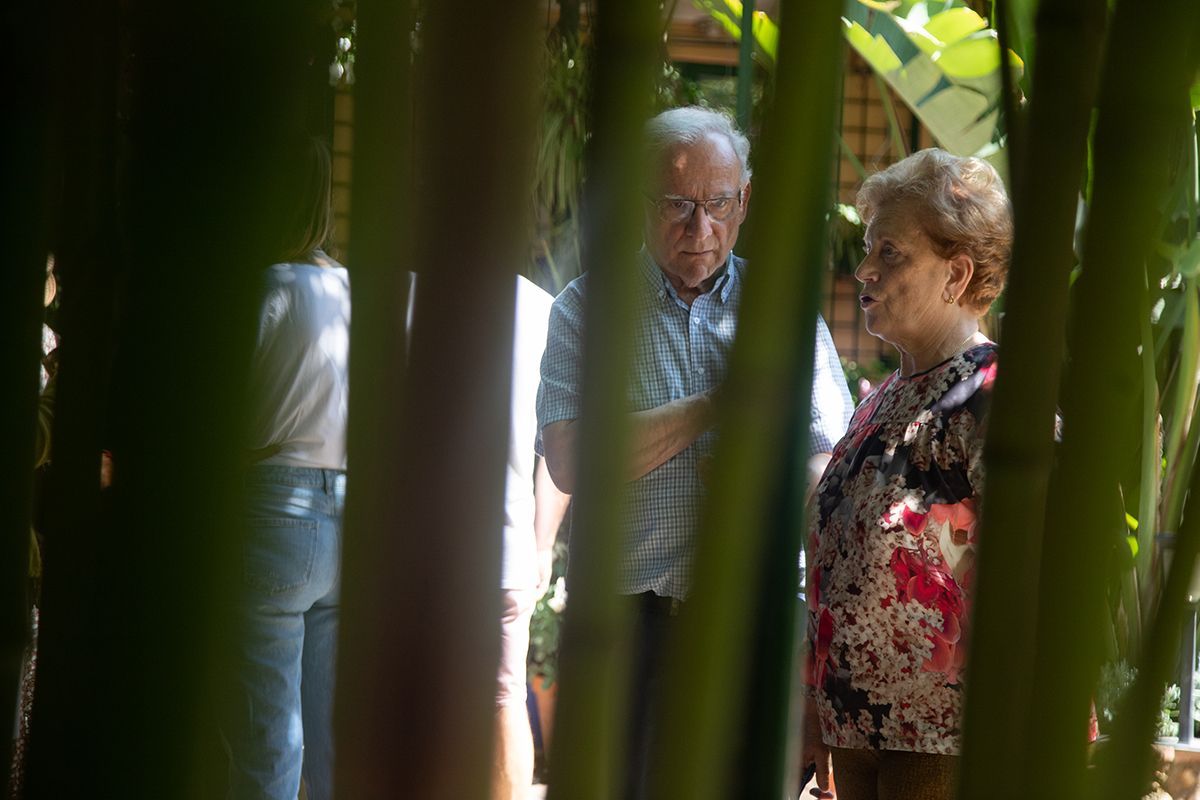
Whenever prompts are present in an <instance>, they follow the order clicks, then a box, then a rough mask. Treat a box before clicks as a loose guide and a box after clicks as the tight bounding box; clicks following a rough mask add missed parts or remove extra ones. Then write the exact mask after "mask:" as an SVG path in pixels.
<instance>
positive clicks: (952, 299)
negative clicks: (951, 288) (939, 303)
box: [942, 292, 958, 305]
mask: <svg viewBox="0 0 1200 800" xmlns="http://www.w3.org/2000/svg"><path fill="white" fill-rule="evenodd" d="M942 299H943V300H945V301H946V303H947V304H948V305H951V304H954V303H957V302H958V298H957V297H955V296H954V295H953V294H952V293H951V292H946V294H945V296H944V297H942Z"/></svg>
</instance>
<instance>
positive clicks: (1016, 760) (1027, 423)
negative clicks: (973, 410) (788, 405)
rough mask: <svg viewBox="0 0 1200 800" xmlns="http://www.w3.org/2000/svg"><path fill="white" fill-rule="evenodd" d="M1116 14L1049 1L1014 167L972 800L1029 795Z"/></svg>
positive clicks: (984, 537)
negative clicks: (1086, 196) (1051, 551)
mask: <svg viewBox="0 0 1200 800" xmlns="http://www.w3.org/2000/svg"><path fill="white" fill-rule="evenodd" d="M1106 14H1107V9H1106V3H1105V2H1103V1H1102V0H1090V1H1089V2H1073V0H1043V2H1042V3H1041V4H1040V6H1039V9H1038V16H1037V48H1038V49H1037V54H1036V58H1035V63H1036V64H1037V71H1036V72H1035V73H1034V75H1033V89H1032V98H1031V102H1030V108H1029V116H1028V118H1027V120H1026V123H1027V124H1026V125H1025V126H1024V127H1023V131H1024V133H1025V136H1024V144H1025V147H1024V152H1023V153H1020V154H1019V155H1020V159H1021V160H1020V161H1019V162H1012V163H1011V164H1010V174H1011V175H1012V179H1011V183H1012V185H1013V187H1014V189H1015V193H1014V195H1013V206H1014V222H1015V229H1016V232H1015V239H1014V242H1013V256H1012V270H1011V275H1010V280H1009V288H1008V292H1007V296H1006V300H1005V309H1006V315H1005V323H1004V342H1003V351H1002V355H1001V368H1000V371H999V374H998V376H997V381H996V388H995V395H994V397H993V401H992V409H991V413H990V416H989V421H988V438H987V443H986V448H985V452H984V458H985V463H986V464H987V466H988V476H987V486H986V489H985V493H984V505H983V518H982V521H981V529H980V534H979V535H980V542H981V544H980V561H979V574H978V583H977V590H976V595H975V612H974V620H973V622H972V625H973V626H974V630H975V631H976V635H975V636H974V638H973V640H972V643H971V647H972V649H971V656H970V665H969V671H968V675H969V676H970V677H969V682H968V683H967V696H966V707H965V717H964V739H963V752H962V757H963V763H962V779H961V791H962V794H963V796H964V797H995V796H1017V795H1018V794H1020V793H1022V792H1024V791H1025V789H1026V788H1027V786H1026V783H1025V775H1024V771H1023V770H1018V769H1014V768H1013V765H1014V764H1020V763H1022V760H1021V759H1022V758H1023V757H1024V749H1025V744H1026V736H1027V730H1028V728H1027V714H1028V712H1029V706H1030V698H1031V695H1032V691H1033V688H1032V682H1033V652H1034V631H1035V630H1036V618H1037V617H1036V615H1037V587H1038V564H1039V563H1040V557H1039V553H1040V548H1041V540H1042V535H1043V528H1042V514H1043V510H1044V508H1045V504H1046V487H1047V483H1048V480H1049V473H1050V465H1051V460H1052V456H1053V436H1052V433H1053V431H1052V425H1053V419H1054V413H1055V408H1056V404H1057V400H1058V386H1059V379H1060V369H1061V363H1062V357H1063V352H1064V349H1063V334H1062V332H1063V329H1064V327H1065V319H1066V309H1067V285H1068V284H1067V276H1068V274H1069V273H1070V270H1071V268H1072V266H1073V264H1074V258H1073V256H1072V252H1071V246H1072V237H1073V234H1074V229H1075V210H1076V201H1077V196H1078V194H1077V187H1078V186H1080V185H1081V184H1082V178H1083V175H1082V171H1083V170H1082V166H1083V158H1084V153H1085V150H1086V140H1087V134H1088V128H1089V125H1090V121H1091V109H1092V98H1093V96H1094V92H1095V83H1096V73H1097V68H1098V64H1099V60H1100V52H1101V44H1102V41H1103V34H1104V25H1105V19H1106Z"/></svg>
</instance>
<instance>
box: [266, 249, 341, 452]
mask: <svg viewBox="0 0 1200 800" xmlns="http://www.w3.org/2000/svg"><path fill="white" fill-rule="evenodd" d="M329 261H330V263H331V264H332V266H316V265H314V264H275V265H274V266H272V267H270V268H268V270H267V275H266V281H265V284H266V285H265V289H266V291H265V294H264V299H263V304H262V308H261V310H260V311H259V321H258V346H257V348H256V349H255V351H254V359H253V361H252V362H251V370H250V390H251V402H252V404H253V405H252V414H253V416H252V418H251V428H250V432H251V433H250V445H249V447H250V449H252V450H257V449H261V448H265V447H275V446H278V447H279V448H280V450H279V452H278V453H276V454H275V455H273V456H271V457H270V458H267V459H264V460H263V461H262V462H260V463H263V464H277V465H284V466H292V467H322V468H325V469H345V468H346V414H347V409H348V394H349V374H348V372H347V367H348V361H347V355H348V352H349V349H350V276H349V273H348V272H347V271H346V268H345V267H343V266H342V265H341V264H338V263H337V262H336V261H333V260H332V259H330V260H329Z"/></svg>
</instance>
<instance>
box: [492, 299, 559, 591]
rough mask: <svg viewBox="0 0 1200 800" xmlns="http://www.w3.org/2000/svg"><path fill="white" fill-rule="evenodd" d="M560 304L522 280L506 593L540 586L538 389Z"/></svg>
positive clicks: (509, 477)
mask: <svg viewBox="0 0 1200 800" xmlns="http://www.w3.org/2000/svg"><path fill="white" fill-rule="evenodd" d="M553 304H554V298H553V297H551V296H550V294H549V293H547V292H546V291H544V290H543V289H541V288H539V287H538V286H537V285H536V284H534V283H533V282H532V281H529V280H527V279H525V278H523V277H518V278H517V290H516V312H515V319H514V323H513V365H512V409H511V413H510V422H509V436H508V474H507V477H506V480H505V485H504V498H505V499H504V559H503V562H502V564H501V572H500V587H501V588H502V589H532V588H533V587H534V586H536V585H537V543H536V541H535V539H534V533H533V516H534V500H533V470H534V465H535V464H536V463H537V462H536V460H535V455H534V452H533V447H534V439H535V438H536V437H537V389H538V382H539V381H540V380H541V362H542V351H543V350H545V349H546V328H547V326H548V325H549V321H550V306H551V305H553Z"/></svg>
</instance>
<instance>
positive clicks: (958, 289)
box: [946, 253, 975, 300]
mask: <svg viewBox="0 0 1200 800" xmlns="http://www.w3.org/2000/svg"><path fill="white" fill-rule="evenodd" d="M974 276H975V259H973V258H971V256H970V255H968V254H967V253H957V254H955V255H954V256H952V257H951V258H950V277H949V278H948V279H947V280H946V291H948V292H949V293H950V294H951V295H952V296H953V297H954V299H955V300H958V299H959V298H961V297H962V296H963V295H964V294H966V292H967V287H968V286H970V285H971V278H973V277H974Z"/></svg>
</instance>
